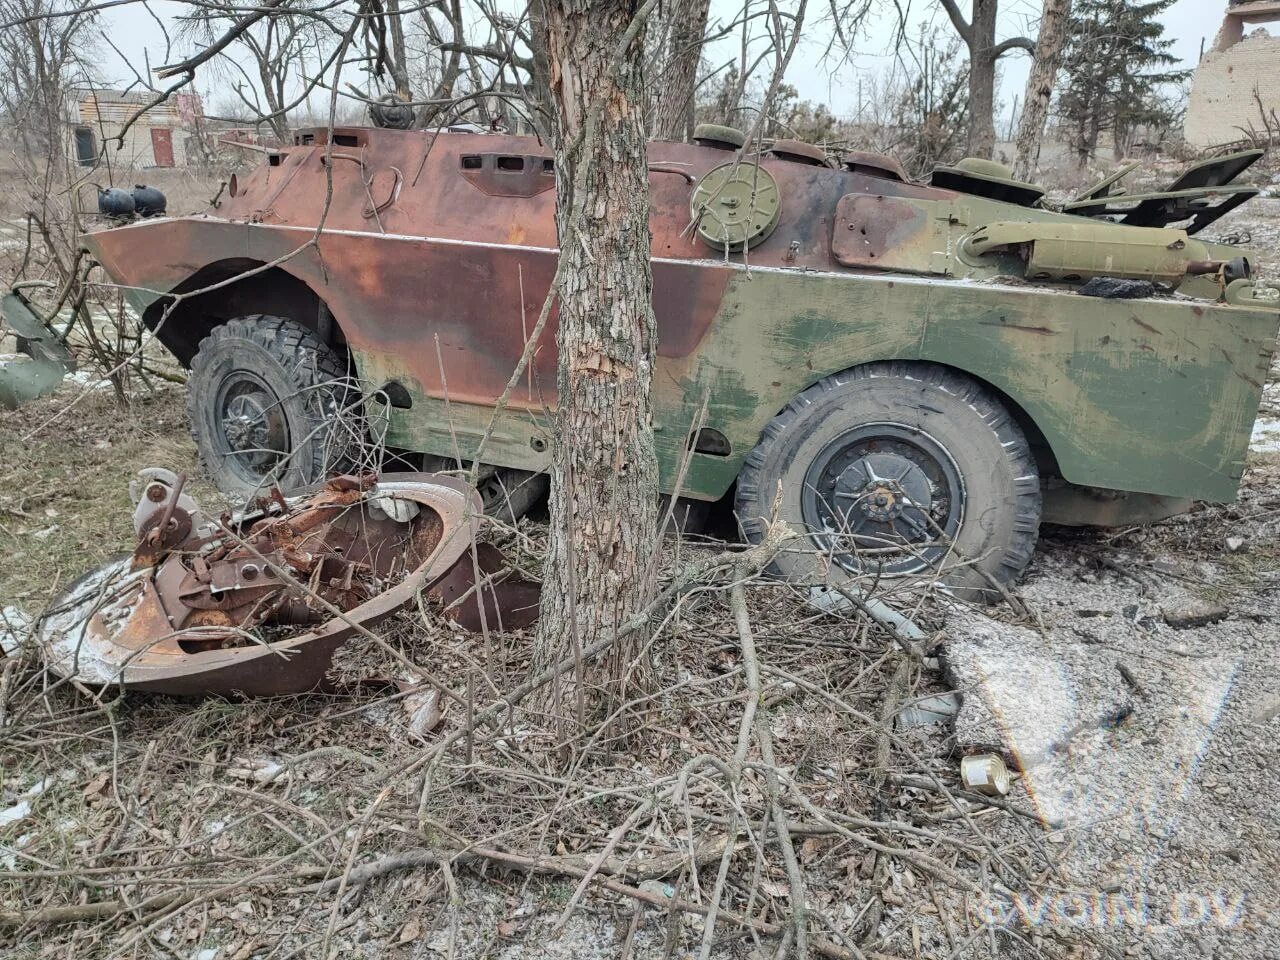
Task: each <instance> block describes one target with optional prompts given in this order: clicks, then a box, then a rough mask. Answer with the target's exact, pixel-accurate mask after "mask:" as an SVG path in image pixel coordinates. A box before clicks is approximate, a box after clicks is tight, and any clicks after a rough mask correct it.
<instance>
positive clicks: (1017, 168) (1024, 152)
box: [1013, 0, 1071, 180]
mask: <svg viewBox="0 0 1280 960" xmlns="http://www.w3.org/2000/svg"><path fill="white" fill-rule="evenodd" d="M1070 16H1071V0H1044V7H1043V9H1042V11H1041V14H1040V33H1039V36H1037V37H1036V53H1035V57H1036V59H1035V62H1034V63H1032V64H1031V73H1030V75H1028V77H1027V93H1026V97H1025V98H1024V100H1025V102H1024V103H1023V106H1022V119H1021V120H1020V121H1019V123H1018V141H1017V148H1018V157H1017V160H1016V161H1015V162H1014V167H1013V174H1014V176H1015V177H1017V178H1018V179H1019V180H1030V179H1031V178H1032V176H1033V175H1034V174H1035V168H1036V162H1037V161H1038V160H1039V158H1040V140H1041V139H1042V138H1043V137H1044V122H1045V119H1046V118H1047V117H1048V116H1049V104H1050V102H1051V101H1052V100H1053V88H1054V85H1055V84H1056V83H1057V82H1058V68H1059V66H1060V65H1061V61H1062V48H1063V46H1064V45H1065V44H1066V42H1067V21H1068V19H1069V18H1070Z"/></svg>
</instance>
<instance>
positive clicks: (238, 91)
mask: <svg viewBox="0 0 1280 960" xmlns="http://www.w3.org/2000/svg"><path fill="white" fill-rule="evenodd" d="M244 19H247V18H246V17H245V16H244V13H243V7H242V5H241V4H240V3H239V2H238V0H209V2H208V3H202V4H201V5H199V6H197V7H194V13H193V15H192V19H191V20H190V26H189V29H188V31H186V32H188V33H189V34H191V35H193V36H194V37H196V38H197V39H198V41H200V42H203V43H210V42H212V40H213V38H214V37H216V36H218V35H219V34H220V33H222V32H223V31H225V30H227V29H228V28H234V27H236V26H238V25H239V24H240V23H241V22H242V21H243V20H244ZM322 36H323V34H322V27H321V26H320V25H319V24H318V23H317V22H316V21H315V20H313V19H311V18H310V17H308V16H306V15H305V14H304V13H300V12H295V11H294V10H293V9H292V8H291V9H288V10H284V9H282V10H281V11H279V12H277V13H274V14H272V15H271V16H269V17H263V18H261V19H259V20H257V21H256V22H254V23H253V24H252V25H250V26H247V27H246V28H245V29H244V30H242V31H240V32H239V33H237V34H236V36H235V39H234V41H233V42H232V43H231V44H230V45H229V48H228V49H227V50H224V51H223V53H222V55H221V56H220V57H219V58H218V63H219V65H220V66H221V67H222V68H223V69H225V70H226V71H228V72H229V73H230V74H231V75H232V77H234V78H235V79H234V80H233V81H232V83H231V89H232V90H233V91H234V93H235V95H236V97H237V98H238V99H239V100H240V103H241V106H242V109H240V110H237V111H236V115H237V116H242V115H243V114H244V112H245V111H249V112H250V113H251V114H252V115H253V116H254V118H255V122H257V123H264V124H266V126H268V127H269V128H270V129H271V132H272V134H274V135H275V137H276V139H277V140H278V141H279V142H281V143H288V142H289V139H290V130H289V115H288V114H289V111H288V109H287V105H288V103H289V99H290V94H291V93H292V91H293V89H294V88H295V85H296V84H297V82H298V79H299V77H300V76H301V75H302V74H304V73H305V65H306V62H307V60H308V59H309V58H311V57H313V56H317V57H318V53H319V48H320V46H321V44H322ZM242 61H247V66H246V64H245V63H244V62H242Z"/></svg>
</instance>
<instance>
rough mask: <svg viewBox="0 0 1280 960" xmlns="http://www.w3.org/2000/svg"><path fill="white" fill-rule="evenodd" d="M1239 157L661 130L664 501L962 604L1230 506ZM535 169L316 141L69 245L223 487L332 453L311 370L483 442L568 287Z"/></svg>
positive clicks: (530, 434)
mask: <svg viewBox="0 0 1280 960" xmlns="http://www.w3.org/2000/svg"><path fill="white" fill-rule="evenodd" d="M1257 156H1258V154H1256V153H1250V154H1243V155H1237V156H1234V157H1228V158H1224V159H1221V160H1216V161H1212V162H1208V163H1204V164H1200V165H1198V166H1196V167H1193V168H1192V169H1190V170H1188V171H1187V172H1186V173H1185V174H1183V176H1182V177H1181V178H1179V180H1178V182H1176V183H1174V184H1172V185H1170V187H1169V188H1168V189H1166V190H1163V191H1161V192H1159V193H1149V194H1135V193H1126V192H1124V191H1123V188H1122V187H1121V186H1120V185H1118V184H1117V183H1115V182H1107V183H1103V184H1100V185H1099V186H1098V187H1096V188H1094V189H1092V190H1090V191H1089V192H1087V193H1086V194H1085V195H1083V196H1081V197H1080V198H1079V199H1078V200H1076V201H1075V202H1073V203H1069V204H1067V205H1066V206H1065V208H1064V209H1061V210H1054V209H1049V208H1048V207H1047V206H1046V205H1045V204H1044V202H1043V191H1041V190H1040V189H1039V188H1037V187H1036V186H1034V185H1032V184H1026V183H1019V182H1017V181H1015V180H1013V179H1012V178H1011V177H1010V176H1009V173H1008V171H1007V170H1005V169H1003V168H1002V167H1000V166H999V165H998V164H993V163H990V162H981V161H966V162H963V163H961V164H959V165H957V166H954V167H945V168H940V169H938V170H937V171H935V172H934V174H933V176H932V178H931V182H929V183H917V182H912V181H911V180H910V179H909V178H908V177H907V175H906V174H905V173H904V171H903V169H902V168H901V166H900V165H899V164H897V163H896V162H895V161H893V160H891V159H889V158H885V157H880V156H874V155H865V154H855V155H850V156H847V157H843V158H840V159H837V158H833V157H830V156H828V155H827V154H826V153H824V152H823V151H822V150H819V149H817V148H815V147H813V146H811V145H808V144H804V143H798V142H794V141H792V142H788V141H780V142H776V143H774V144H772V146H771V147H770V148H768V149H766V150H765V151H764V152H762V153H759V154H756V153H754V152H751V151H748V150H746V149H744V148H743V143H742V136H741V134H740V133H738V132H736V131H734V130H731V129H729V128H702V129H700V130H699V131H698V136H697V137H696V138H695V142H694V143H689V144H684V143H653V144H652V145H651V147H650V152H649V158H650V170H651V177H650V186H651V188H652V198H653V213H652V221H651V224H652V256H653V274H654V309H655V312H656V314H657V322H658V344H657V367H656V370H655V371H654V393H655V409H656V413H655V430H656V431H657V438H658V448H659V456H660V460H661V467H662V482H663V486H664V490H665V491H666V492H668V493H670V492H678V493H679V495H680V496H682V497H685V498H690V499H693V500H698V501H717V500H721V499H722V498H726V497H727V496H730V495H732V497H733V498H734V500H733V502H734V505H735V509H736V513H737V516H738V518H739V520H740V522H741V525H742V528H743V529H744V531H745V533H746V535H747V536H748V537H753V538H754V537H759V536H760V535H761V533H762V530H763V524H764V518H765V517H767V516H769V515H770V513H771V511H772V510H773V507H774V501H775V498H776V497H777V496H778V495H779V491H780V500H779V501H778V509H779V511H780V514H781V517H782V518H783V519H784V520H786V521H787V522H789V523H790V524H791V526H792V527H794V528H796V529H797V530H801V531H803V532H805V533H806V534H807V535H808V537H809V546H810V547H811V549H808V550H796V551H793V552H790V553H788V554H787V555H786V556H784V557H783V558H782V559H781V560H780V561H779V566H780V567H781V569H782V572H783V573H785V574H789V575H800V574H805V573H809V572H812V571H814V570H818V571H820V572H825V573H827V574H832V575H836V576H839V575H841V574H842V572H856V571H867V570H874V571H877V572H879V573H880V574H881V575H885V576H893V575H902V574H912V573H919V572H921V571H926V570H929V569H930V568H944V569H945V570H946V574H945V575H946V576H947V578H948V579H949V580H950V582H952V583H955V584H958V585H961V586H979V587H985V586H993V585H996V584H1006V583H1009V582H1011V581H1012V580H1013V579H1014V578H1015V577H1016V576H1017V574H1018V573H1019V572H1020V571H1021V570H1022V569H1023V567H1024V566H1025V565H1026V564H1027V562H1028V560H1029V558H1030V556H1031V553H1032V550H1033V547H1034V544H1035V541H1036V536H1037V529H1038V526H1039V524H1040V522H1041V521H1042V520H1046V521H1054V522H1068V523H1077V524H1119V523H1129V522H1135V521H1141V520H1147V519H1153V518H1156V517H1159V516H1162V515H1167V514H1169V513H1172V512H1175V511H1177V510H1179V509H1183V508H1185V506H1186V505H1187V504H1188V502H1189V500H1190V499H1192V498H1199V499H1205V500H1215V501H1222V500H1230V499H1232V498H1234V497H1235V496H1236V492H1237V483H1238V481H1239V479H1240V477H1241V472H1242V469H1243V465H1244V460H1245V456H1246V451H1247V447H1248V441H1249V437H1250V432H1251V428H1252V426H1253V423H1254V419H1255V415H1256V413H1257V410H1258V403H1259V394H1260V391H1261V390H1262V386H1263V383H1264V381H1265V378H1266V376H1267V373H1268V369H1269V365H1270V362H1271V357H1272V352H1273V350H1274V348H1275V335H1276V331H1277V323H1278V320H1280V299H1277V297H1278V296H1280V294H1277V293H1276V292H1273V290H1272V288H1270V287H1268V286H1266V285H1265V284H1262V283H1259V282H1256V281H1255V279H1254V278H1253V277H1252V276H1251V270H1250V265H1249V262H1248V257H1247V255H1246V254H1245V253H1244V252H1243V251H1242V250H1241V249H1239V248H1237V247H1234V246H1228V245H1224V244H1222V243H1215V242H1208V241H1205V240H1203V239H1201V238H1200V237H1201V231H1202V230H1204V229H1205V228H1206V227H1208V226H1210V225H1211V224H1212V223H1213V222H1214V221H1215V220H1216V219H1217V218H1218V217H1219V216H1221V215H1222V214H1223V213H1225V212H1226V211H1227V210H1229V209H1231V208H1232V207H1234V206H1236V205H1237V204H1239V203H1240V202H1242V201H1244V200H1247V199H1248V198H1249V197H1251V196H1253V195H1254V194H1255V193H1256V192H1257V191H1256V190H1254V189H1252V188H1248V187H1241V186H1239V185H1237V184H1236V183H1235V180H1236V178H1237V177H1238V176H1239V175H1240V173H1241V172H1243V171H1244V169H1245V168H1246V167H1248V166H1249V164H1250V163H1252V162H1253V161H1254V160H1256V159H1257ZM555 182H556V177H555V170H554V164H553V158H552V156H551V153H550V151H549V150H548V149H547V148H546V147H545V146H544V145H543V144H541V143H539V142H538V141H536V140H534V139H530V138H521V137H511V136H503V135H487V134H480V133H454V132H441V131H401V130H387V129H365V128H346V129H334V130H332V131H329V130H323V129H317V130H309V131H302V132H300V133H298V134H297V135H296V137H295V140H294V143H293V145H292V146H289V147H286V148H282V149H279V150H275V151H273V152H270V153H268V154H267V155H266V156H265V157H264V160H263V162H262V163H261V165H260V166H258V167H257V168H256V169H255V170H253V171H252V173H250V174H249V175H247V176H244V177H242V178H240V179H239V181H238V182H235V181H233V182H232V183H231V185H230V188H229V191H228V195H227V196H226V197H224V198H223V199H222V201H221V203H220V204H219V205H217V206H216V208H215V209H211V210H209V211H208V212H207V213H206V214H204V215H201V216H188V217H168V218H163V217H157V218H151V219H146V220H138V221H137V222H134V223H131V224H127V225H122V226H115V227H112V228H110V229H102V230H98V231H95V232H93V233H91V234H89V235H88V237H87V243H88V246H89V247H90V248H91V250H92V253H93V255H94V256H95V257H96V259H97V260H98V261H99V262H100V263H101V265H102V267H103V269H104V270H105V271H106V273H107V274H108V275H109V276H110V277H111V278H112V279H114V280H115V281H116V282H118V283H120V284H122V285H123V286H124V288H125V289H126V290H127V291H128V292H129V295H130V296H131V297H132V298H133V302H134V303H135V305H136V307H137V309H138V310H139V311H141V313H142V316H143V317H144V318H145V320H146V322H147V324H148V325H149V326H150V327H151V328H152V329H153V330H154V331H155V333H156V335H157V336H158V337H159V339H160V340H161V341H162V342H163V343H164V344H165V346H166V347H167V348H168V349H169V350H171V351H172V352H173V353H174V355H176V356H177V357H178V359H179V360H181V361H182V362H183V363H184V364H187V365H188V366H190V368H191V375H190V385H189V390H190V400H189V403H190V413H191V419H192V428H193V432H194V435H195V438H196V441H197V443H198V444H199V447H200V452H201V455H202V458H203V461H204V464H205V466H206V467H207V469H208V470H209V472H210V473H211V474H212V475H213V477H214V478H215V479H216V481H217V482H218V483H219V484H220V485H221V486H222V487H223V488H224V489H226V490H232V491H249V490H253V489H258V488H261V487H262V486H264V485H265V484H267V483H271V482H280V483H282V485H284V486H286V487H288V486H296V485H301V484H303V483H307V482H311V481H314V480H316V479H318V478H319V476H320V475H321V474H322V473H324V472H325V471H326V470H327V469H328V468H329V467H330V466H331V464H330V462H329V460H330V457H331V453H332V449H333V448H335V447H336V448H340V447H341V446H342V444H341V443H336V444H335V443H333V442H332V441H333V437H332V431H331V430H330V429H329V427H328V426H326V424H327V423H328V421H329V420H330V419H331V418H333V417H334V416H336V415H337V414H338V412H339V411H338V408H339V407H341V406H343V405H344V403H345V404H346V405H347V406H351V405H352V404H350V403H348V402H347V401H348V400H349V399H350V393H349V392H347V393H343V392H341V391H339V392H334V391H333V390H332V389H330V388H326V387H325V386H324V384H326V382H330V381H335V380H340V379H341V378H343V377H344V376H347V375H348V374H350V375H351V376H353V377H354V378H356V380H357V381H358V383H359V384H360V385H361V394H360V396H359V398H358V400H359V403H358V404H356V405H358V406H360V407H361V408H362V410H363V415H364V416H365V417H366V418H367V420H368V422H369V423H370V424H374V423H379V424H381V427H380V428H379V429H381V430H382V433H383V435H384V436H385V441H386V443H387V444H388V445H390V446H393V447H395V448H399V449H403V450H406V451H417V452H419V453H422V454H425V455H428V456H429V457H435V458H448V459H452V458H454V457H456V456H460V457H461V458H463V459H469V458H471V457H473V456H474V455H475V451H476V448H477V445H478V443H479V441H480V439H481V437H482V436H483V435H484V433H485V431H486V429H487V428H488V426H489V423H490V419H491V417H493V415H494V409H495V404H496V400H497V399H498V398H499V397H500V396H501V395H502V393H503V390H504V388H505V387H506V385H507V382H508V380H509V379H510V378H511V375H512V372H513V370H514V369H515V368H516V365H517V362H518V360H519V358H520V356H521V354H522V352H523V351H524V349H525V344H526V342H527V339H528V338H529V336H530V334H531V331H532V330H533V329H534V327H535V324H536V322H537V320H538V316H539V312H540V309H541V307H542V304H543V300H544V297H545V295H546V293H547V290H548V288H549V285H550V284H551V281H552V277H553V274H554V271H555V267H556V257H557V239H556V231H555V221H554V208H555ZM1134 281H1137V282H1136V283H1135V282H1134ZM1142 281H1146V282H1147V283H1146V284H1145V285H1144V284H1143V283H1142ZM1117 287H1118V289H1113V288H1117ZM1099 288H1100V289H1099ZM1093 293H1102V294H1104V296H1091V295H1084V294H1093ZM1117 293H1118V294H1122V295H1124V296H1115V295H1114V294H1117ZM555 343H556V339H555V321H554V314H553V316H552V319H551V322H550V324H549V325H548V327H547V329H546V330H544V332H543V334H542V337H541V341H540V343H539V344H538V346H537V351H536V353H535V354H534V355H533V360H532V363H531V365H530V369H529V371H528V373H526V374H525V375H524V376H522V377H521V378H520V380H519V382H518V385H517V387H516V389H515V391H514V392H513V394H512V395H511V397H510V401H509V402H508V403H507V404H506V406H505V408H503V409H502V410H501V411H500V412H499V413H498V414H497V417H496V424H495V426H494V429H493V433H492V437H491V440H490V441H489V442H488V444H487V446H485V448H484V450H483V452H482V454H481V458H482V459H483V461H484V462H485V463H486V464H488V465H491V466H492V467H494V468H496V471H497V472H496V473H494V474H493V477H494V478H496V480H497V482H500V483H502V484H505V485H506V487H507V488H508V489H511V488H513V487H517V486H518V485H519V481H520V480H521V478H525V477H529V476H532V475H536V474H537V473H538V471H541V470H543V469H544V468H545V467H546V465H547V462H548V457H549V447H550V444H551V442H552V438H551V436H550V434H549V432H548V431H549V424H548V411H550V410H552V409H554V407H555V403H556V376H555V370H556V349H555ZM704 398H705V416H704V417H703V419H702V423H701V426H698V425H697V421H698V418H699V413H700V411H701V410H702V408H703V405H704ZM567 442H572V438H568V439H567ZM686 459H687V468H686V469H684V470H683V478H682V480H681V481H680V487H679V490H678V491H676V490H675V489H674V488H675V486H676V482H677V477H678V476H680V474H681V465H682V464H683V463H684V462H685V461H686ZM529 486H532V484H530V485H529ZM519 505H523V502H521V503H520V504H519Z"/></svg>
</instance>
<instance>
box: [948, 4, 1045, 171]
mask: <svg viewBox="0 0 1280 960" xmlns="http://www.w3.org/2000/svg"><path fill="white" fill-rule="evenodd" d="M942 6H943V7H944V8H945V9H946V11H947V16H948V17H950V18H951V25H952V26H954V27H955V29H956V33H958V34H959V35H960V39H961V40H963V41H964V45H965V47H966V48H967V49H968V51H969V141H968V147H967V149H968V153H969V156H971V157H983V158H985V159H990V158H991V155H992V154H993V153H995V149H996V117H995V110H996V104H995V101H996V61H997V60H999V59H1000V58H1001V57H1003V56H1004V55H1005V54H1006V53H1008V52H1009V51H1010V50H1013V49H1021V50H1026V51H1027V52H1029V53H1034V52H1035V44H1034V43H1032V42H1031V41H1030V40H1029V39H1027V38H1026V37H1012V38H1010V39H1008V40H1004V41H1002V42H1000V43H996V15H997V13H998V11H999V0H973V6H972V12H971V19H969V20H966V19H965V17H964V14H963V13H961V12H960V7H959V6H957V4H956V0H942Z"/></svg>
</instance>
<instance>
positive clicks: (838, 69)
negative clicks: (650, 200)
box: [100, 0, 1226, 130]
mask: <svg viewBox="0 0 1280 960" xmlns="http://www.w3.org/2000/svg"><path fill="white" fill-rule="evenodd" d="M903 5H904V6H905V7H906V8H907V9H909V10H911V11H912V13H911V18H912V26H913V28H914V27H915V26H916V25H918V24H920V23H926V24H927V23H930V22H935V23H937V24H938V25H939V26H941V27H948V26H949V25H948V23H947V18H946V14H945V13H943V12H942V9H941V5H940V4H938V3H936V2H934V0H904V3H903ZM962 6H964V4H963V3H962ZM1001 6H1002V10H1001V22H1000V39H1004V38H1006V37H1010V36H1017V35H1029V36H1032V37H1034V31H1035V24H1036V21H1037V19H1038V17H1039V15H1040V3H1039V2H1038V0H1003V2H1002V4H1001ZM153 7H154V9H155V10H156V11H157V13H158V14H159V16H160V17H166V16H170V17H171V16H174V15H175V14H177V13H179V12H181V10H182V7H181V6H180V5H179V4H176V3H170V2H166V0H160V2H158V3H156V4H154V5H153ZM741 8H742V0H712V7H711V9H712V18H713V19H717V18H718V19H719V20H720V21H721V22H731V21H732V20H733V18H734V16H735V14H736V13H737V12H738V11H739V10H741ZM1225 8H1226V0H1177V2H1176V3H1175V4H1174V5H1173V6H1172V7H1171V8H1170V9H1169V10H1168V11H1167V12H1166V13H1165V14H1164V15H1163V17H1162V19H1163V21H1164V24H1165V30H1166V35H1167V36H1168V37H1169V38H1170V39H1172V40H1173V41H1174V47H1173V52H1174V53H1175V54H1176V55H1177V56H1178V57H1180V58H1181V59H1182V61H1183V62H1184V63H1185V64H1186V65H1187V66H1194V65H1195V63H1196V60H1197V59H1198V57H1199V53H1200V45H1201V42H1202V41H1206V42H1211V41H1212V39H1213V37H1214V35H1215V34H1216V33H1217V31H1218V27H1219V25H1220V23H1221V19H1222V11H1223V10H1225ZM809 9H810V11H811V12H812V11H825V10H826V9H828V4H827V3H823V2H820V0H813V2H810V4H809ZM813 15H817V14H813ZM105 26H106V29H105V30H104V33H105V34H106V35H107V36H108V37H110V40H111V43H112V44H114V45H115V46H116V47H118V48H119V49H120V52H121V53H122V54H124V56H125V57H126V58H128V59H129V60H130V61H132V62H133V64H134V66H135V68H136V69H137V70H138V71H139V72H142V71H143V70H144V69H145V68H144V66H143V64H144V63H145V60H144V53H145V54H147V55H148V56H149V58H150V63H151V65H152V66H153V67H154V66H157V65H159V64H161V63H164V62H165V43H164V34H163V32H162V31H161V29H160V27H159V25H158V24H157V23H156V22H155V20H154V19H153V18H152V17H151V16H150V15H149V14H148V13H147V12H146V11H145V10H144V9H143V8H142V7H141V6H125V7H119V8H115V9H114V10H110V11H108V12H107V22H106V24H105ZM895 26H896V19H895V17H894V16H888V15H886V16H881V17H879V18H877V19H875V20H873V21H872V22H871V23H870V24H869V25H868V27H867V29H866V31H865V36H863V37H861V38H859V41H858V43H857V56H856V57H855V58H854V59H853V61H852V63H848V64H844V65H833V64H831V63H826V62H823V61H822V53H823V51H824V49H825V48H826V47H827V44H828V42H829V39H830V30H829V28H828V26H827V25H826V24H824V23H822V22H821V21H817V22H811V24H810V25H809V26H808V27H807V28H806V29H805V31H804V39H803V41H802V42H801V46H800V48H799V49H798V50H797V51H796V55H795V57H794V59H793V60H792V63H791V69H790V71H789V73H788V76H787V80H788V82H790V83H792V84H794V85H795V86H796V87H797V88H798V89H799V91H800V95H801V97H803V98H804V99H808V100H814V101H817V102H820V103H825V104H827V105H828V106H829V107H830V108H831V110H832V111H833V112H834V113H836V114H837V115H838V116H844V115H847V114H848V113H850V112H851V110H852V107H853V104H854V103H855V101H856V98H857V89H858V82H859V77H860V76H861V77H862V78H863V79H864V80H865V78H866V77H867V76H870V75H875V74H880V73H883V72H884V71H887V70H888V69H890V68H891V67H892V64H893V56H892V54H891V51H890V45H891V43H892V40H893V36H894V30H895ZM736 50H737V41H736V40H733V41H722V43H721V45H720V49H719V50H713V51H712V52H711V56H712V58H713V59H719V60H727V59H729V58H731V57H734V56H735V54H736ZM102 53H103V55H104V56H103V57H102V62H101V65H100V69H101V70H102V72H103V74H104V76H103V79H104V80H105V81H107V82H108V83H114V84H118V85H121V86H123V85H127V84H128V83H130V82H131V81H133V80H134V77H133V74H132V72H131V70H130V69H129V67H128V66H127V65H126V64H125V63H124V61H123V60H122V58H121V57H120V56H119V55H117V54H116V53H115V52H114V51H112V50H111V48H110V46H109V45H104V48H103V49H102ZM1001 63H1002V88H1001V95H1002V99H1003V110H1002V114H1003V115H1002V116H1001V117H1000V118H999V119H998V122H997V128H998V129H1000V130H1003V129H1004V127H1005V125H1006V124H1007V123H1008V122H1009V116H1008V114H1009V113H1010V111H1011V110H1012V108H1013V100H1014V97H1015V96H1020V95H1021V92H1022V88H1023V85H1024V84H1025V82H1026V75H1027V68H1028V63H1029V58H1028V57H1027V56H1026V55H1025V54H1022V53H1020V52H1015V53H1013V54H1011V55H1009V56H1007V57H1005V58H1004V59H1003V60H1002V61H1001ZM196 83H197V89H198V90H199V92H200V93H202V94H204V95H205V96H206V98H209V95H210V94H212V95H213V98H214V99H216V98H217V95H218V89H217V84H216V83H215V82H214V81H213V80H212V78H210V77H208V76H199V77H197V81H196Z"/></svg>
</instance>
